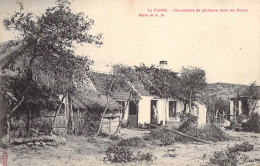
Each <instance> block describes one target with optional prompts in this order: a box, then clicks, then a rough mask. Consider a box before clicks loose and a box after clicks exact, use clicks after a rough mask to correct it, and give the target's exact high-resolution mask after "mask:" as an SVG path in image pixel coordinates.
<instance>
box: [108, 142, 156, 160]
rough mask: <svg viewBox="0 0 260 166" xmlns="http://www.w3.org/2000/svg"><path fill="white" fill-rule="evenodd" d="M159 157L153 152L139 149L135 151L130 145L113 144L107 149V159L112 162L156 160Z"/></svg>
mask: <svg viewBox="0 0 260 166" xmlns="http://www.w3.org/2000/svg"><path fill="white" fill-rule="evenodd" d="M156 159H157V158H156V157H155V156H154V155H153V153H150V152H148V153H145V152H141V151H138V152H137V153H134V152H133V150H132V149H131V148H129V147H128V146H119V145H112V146H110V147H109V148H108V149H107V150H106V157H105V160H108V161H111V162H112V163H127V162H132V161H154V160H156Z"/></svg>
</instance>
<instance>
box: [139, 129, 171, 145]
mask: <svg viewBox="0 0 260 166" xmlns="http://www.w3.org/2000/svg"><path fill="white" fill-rule="evenodd" d="M175 137H176V135H175V134H173V133H172V132H169V131H166V130H164V129H163V128H157V129H154V130H152V131H151V132H150V133H149V134H147V135H145V136H144V140H146V141H152V140H159V141H160V144H159V145H160V146H167V145H172V144H173V143H174V142H175Z"/></svg>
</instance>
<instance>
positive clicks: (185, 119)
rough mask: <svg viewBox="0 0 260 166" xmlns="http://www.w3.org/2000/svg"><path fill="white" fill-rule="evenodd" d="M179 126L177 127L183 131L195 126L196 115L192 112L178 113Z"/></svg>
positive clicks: (196, 121)
mask: <svg viewBox="0 0 260 166" xmlns="http://www.w3.org/2000/svg"><path fill="white" fill-rule="evenodd" d="M180 120H181V126H180V127H179V129H178V130H179V131H181V132H185V131H187V130H189V129H190V128H191V127H193V126H197V123H198V117H196V116H194V115H192V114H189V113H187V114H180Z"/></svg>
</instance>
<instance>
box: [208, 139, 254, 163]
mask: <svg viewBox="0 0 260 166" xmlns="http://www.w3.org/2000/svg"><path fill="white" fill-rule="evenodd" d="M253 149H254V146H253V145H251V144H249V143H248V142H244V143H242V144H240V145H238V144H236V145H235V146H233V147H230V148H227V150H226V151H219V152H215V153H214V155H213V156H212V157H211V158H210V163H211V164H214V165H221V166H236V165H237V162H238V161H239V152H241V151H242V152H247V151H251V150H253Z"/></svg>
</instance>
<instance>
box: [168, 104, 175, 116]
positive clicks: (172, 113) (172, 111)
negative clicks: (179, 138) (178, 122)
mask: <svg viewBox="0 0 260 166" xmlns="http://www.w3.org/2000/svg"><path fill="white" fill-rule="evenodd" d="M176 114H177V113H176V101H169V117H175V116H176Z"/></svg>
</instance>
